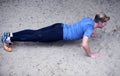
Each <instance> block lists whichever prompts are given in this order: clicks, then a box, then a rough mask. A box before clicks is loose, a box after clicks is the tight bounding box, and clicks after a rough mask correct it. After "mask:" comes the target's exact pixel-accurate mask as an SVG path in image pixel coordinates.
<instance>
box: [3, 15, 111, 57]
mask: <svg viewBox="0 0 120 76" xmlns="http://www.w3.org/2000/svg"><path fill="white" fill-rule="evenodd" d="M109 20H110V17H109V16H107V15H106V14H104V13H99V14H96V15H95V18H94V20H93V19H92V18H89V17H87V18H83V19H82V20H81V21H79V22H76V23H73V24H71V25H69V24H64V23H56V24H53V25H51V26H48V27H45V28H41V29H38V30H22V31H18V32H15V33H10V32H5V33H4V34H3V35H2V38H1V41H2V44H3V47H4V49H5V50H6V51H8V52H11V47H10V46H9V45H10V44H12V43H13V42H14V41H39V42H53V41H59V40H78V39H82V47H83V48H84V50H85V52H86V54H87V55H88V56H90V57H99V56H100V54H99V53H93V52H91V50H90V47H89V44H88V41H89V38H90V37H91V36H92V33H93V30H94V28H103V27H104V26H106V25H107V22H108V21H109Z"/></svg>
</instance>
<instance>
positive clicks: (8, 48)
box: [4, 43, 12, 52]
mask: <svg viewBox="0 0 120 76" xmlns="http://www.w3.org/2000/svg"><path fill="white" fill-rule="evenodd" d="M4 49H5V50H6V51H7V52H12V48H11V47H9V45H8V44H6V43H4Z"/></svg>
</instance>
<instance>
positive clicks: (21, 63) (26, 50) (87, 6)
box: [0, 0, 120, 76]
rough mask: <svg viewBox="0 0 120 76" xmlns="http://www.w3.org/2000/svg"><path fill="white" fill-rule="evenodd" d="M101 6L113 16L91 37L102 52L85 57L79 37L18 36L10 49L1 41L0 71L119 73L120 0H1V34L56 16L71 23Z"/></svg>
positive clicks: (83, 75) (7, 75) (66, 75)
mask: <svg viewBox="0 0 120 76" xmlns="http://www.w3.org/2000/svg"><path fill="white" fill-rule="evenodd" d="M101 11H102V12H105V13H106V14H108V15H109V16H110V17H111V20H110V21H109V22H108V26H106V27H105V28H104V29H97V30H95V31H96V33H98V34H99V35H100V37H99V38H93V39H90V47H91V50H92V51H94V52H100V53H102V54H103V56H102V57H99V58H90V57H87V56H86V54H85V52H84V50H83V49H82V47H81V40H78V41H66V42H63V41H60V42H55V43H48V44H47V43H38V42H36V43H34V42H16V43H15V44H14V46H13V52H11V53H8V52H6V51H4V49H3V48H2V45H1V43H0V76H119V75H120V72H119V71H120V49H119V48H120V21H119V20H120V0H0V35H2V33H3V32H5V31H11V32H16V31H19V30H23V29H38V28H42V27H45V26H48V25H51V24H53V23H56V22H62V23H68V24H71V23H74V22H77V21H79V20H81V19H82V18H84V17H92V18H93V17H94V15H95V14H96V13H97V12H101Z"/></svg>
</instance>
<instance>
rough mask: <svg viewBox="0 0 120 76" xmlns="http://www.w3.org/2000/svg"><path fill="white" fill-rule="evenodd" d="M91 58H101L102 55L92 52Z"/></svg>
mask: <svg viewBox="0 0 120 76" xmlns="http://www.w3.org/2000/svg"><path fill="white" fill-rule="evenodd" d="M89 56H90V57H92V58H97V57H100V56H102V55H101V54H100V53H93V52H92V53H90V54H89Z"/></svg>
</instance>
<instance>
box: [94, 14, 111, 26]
mask: <svg viewBox="0 0 120 76" xmlns="http://www.w3.org/2000/svg"><path fill="white" fill-rule="evenodd" d="M109 20H110V17H109V16H107V15H106V14H104V13H98V14H96V15H95V18H94V21H95V23H97V26H96V27H97V28H103V27H104V26H106V25H107V21H109Z"/></svg>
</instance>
